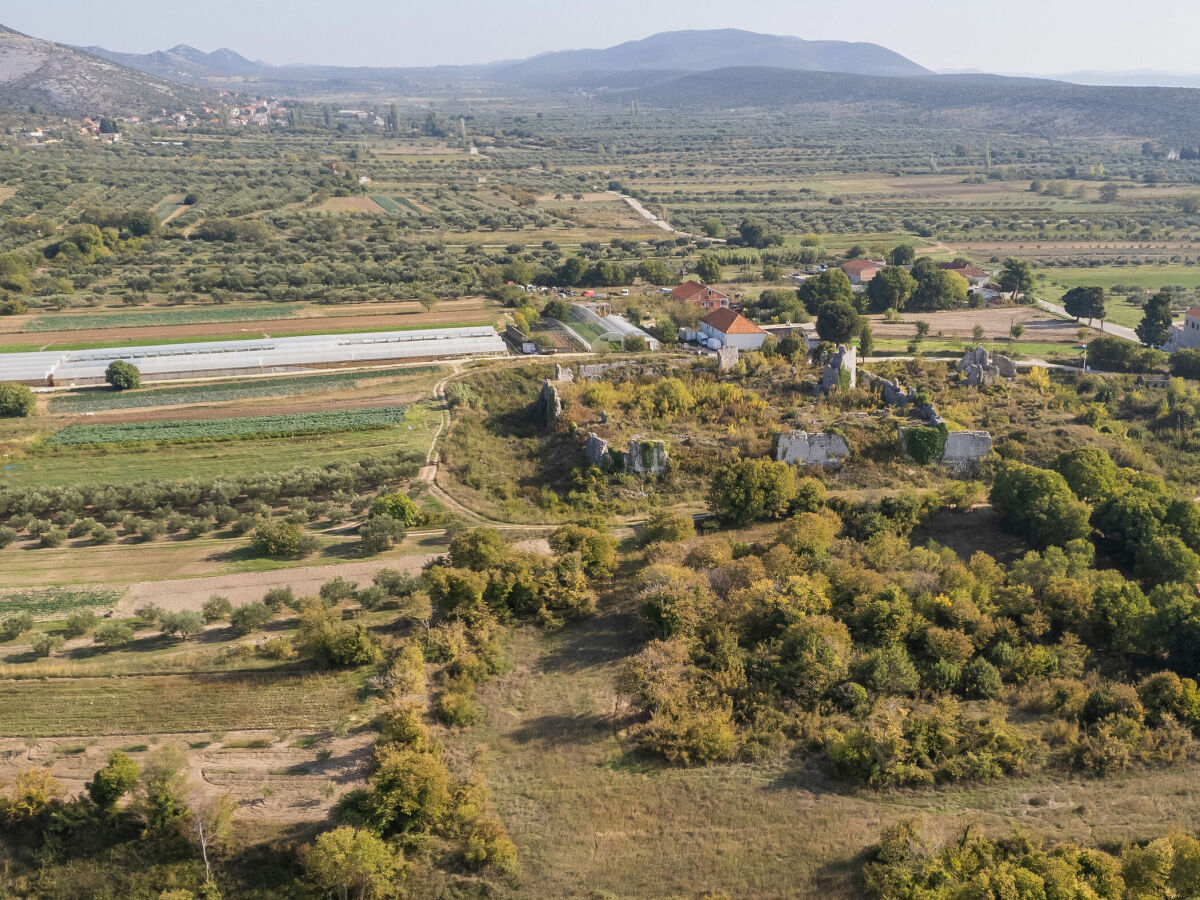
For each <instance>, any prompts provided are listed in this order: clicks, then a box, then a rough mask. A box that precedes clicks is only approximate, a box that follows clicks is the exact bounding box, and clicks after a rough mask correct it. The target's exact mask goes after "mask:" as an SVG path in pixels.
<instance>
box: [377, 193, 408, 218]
mask: <svg viewBox="0 0 1200 900" xmlns="http://www.w3.org/2000/svg"><path fill="white" fill-rule="evenodd" d="M371 199H372V200H374V201H375V202H376V203H378V204H379V205H380V206H381V207H383V209H384V211H385V212H390V213H391V214H392V215H394V216H398V215H400V214H401V213H402V212H404V210H402V209H401V208H400V204H399V203H397V202H396V201H395V200H393V199H392V198H391V197H385V196H384V195H383V194H372V195H371Z"/></svg>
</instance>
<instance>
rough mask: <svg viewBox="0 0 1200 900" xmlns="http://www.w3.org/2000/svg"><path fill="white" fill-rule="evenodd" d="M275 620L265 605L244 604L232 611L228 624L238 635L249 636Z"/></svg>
mask: <svg viewBox="0 0 1200 900" xmlns="http://www.w3.org/2000/svg"><path fill="white" fill-rule="evenodd" d="M273 618H275V614H274V613H273V612H271V610H270V609H269V608H268V607H267V605H266V604H265V603H257V602H256V603H245V604H243V605H241V606H239V607H238V608H237V609H235V610H234V611H233V614H232V615H231V616H230V617H229V622H230V624H231V625H232V626H233V630H234V631H235V632H237V633H238V634H249V633H250V632H252V631H255V630H256V629H259V628H262V627H263V626H264V625H266V624H267V623H268V622H270V621H271V620H272V619H273Z"/></svg>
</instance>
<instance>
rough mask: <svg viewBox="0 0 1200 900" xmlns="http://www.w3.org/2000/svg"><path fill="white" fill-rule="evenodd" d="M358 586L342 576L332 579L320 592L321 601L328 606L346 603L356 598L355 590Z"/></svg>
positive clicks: (322, 586)
mask: <svg viewBox="0 0 1200 900" xmlns="http://www.w3.org/2000/svg"><path fill="white" fill-rule="evenodd" d="M357 586H358V585H357V584H355V583H354V582H353V581H347V580H346V579H345V578H343V577H342V576H341V575H338V576H336V577H334V578H330V579H329V580H328V581H326V582H325V583H324V584H323V585H321V589H320V591H319V593H320V596H321V600H322V601H323V602H324V603H325V604H326V605H330V604H334V603H344V602H345V601H347V600H349V599H351V598H352V597H353V596H354V589H355V588H356V587H357Z"/></svg>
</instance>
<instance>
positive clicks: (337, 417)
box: [46, 406, 405, 447]
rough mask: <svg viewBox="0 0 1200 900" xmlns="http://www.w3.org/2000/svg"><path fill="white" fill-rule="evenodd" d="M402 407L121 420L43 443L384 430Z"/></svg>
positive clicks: (73, 428)
mask: <svg viewBox="0 0 1200 900" xmlns="http://www.w3.org/2000/svg"><path fill="white" fill-rule="evenodd" d="M404 412H405V408H404V407H403V406H376V407H368V408H366V409H349V410H334V411H330V412H311V413H293V414H290V415H279V416H246V417H242V418H234V419H185V420H181V421H169V422H123V423H116V424H111V425H69V426H68V427H66V428H64V429H62V430H61V431H57V432H55V433H54V434H52V435H51V436H50V438H49V440H48V441H47V442H46V443H47V444H50V445H53V446H58V447H77V446H80V445H85V444H140V443H145V442H148V441H162V442H167V443H181V442H186V441H230V440H248V439H253V438H266V437H291V436H294V435H301V434H320V433H322V432H328V431H361V430H365V429H371V428H387V427H388V426H389V425H396V424H399V423H400V422H402V421H404Z"/></svg>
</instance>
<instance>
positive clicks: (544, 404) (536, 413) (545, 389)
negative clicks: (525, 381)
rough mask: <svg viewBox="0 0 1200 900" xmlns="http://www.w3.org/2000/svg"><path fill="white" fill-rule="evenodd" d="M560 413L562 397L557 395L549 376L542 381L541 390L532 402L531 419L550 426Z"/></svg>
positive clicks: (556, 389)
mask: <svg viewBox="0 0 1200 900" xmlns="http://www.w3.org/2000/svg"><path fill="white" fill-rule="evenodd" d="M561 415H562V399H561V398H560V397H559V396H558V388H556V387H555V386H554V382H552V381H551V380H550V379H549V378H547V379H546V380H545V381H544V382H542V391H541V393H540V394H538V398H537V401H536V402H535V403H534V404H533V421H535V422H538V423H539V424H542V425H545V426H546V427H550V426H551V425H553V424H554V423H555V422H557V421H558V418H559V416H561Z"/></svg>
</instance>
